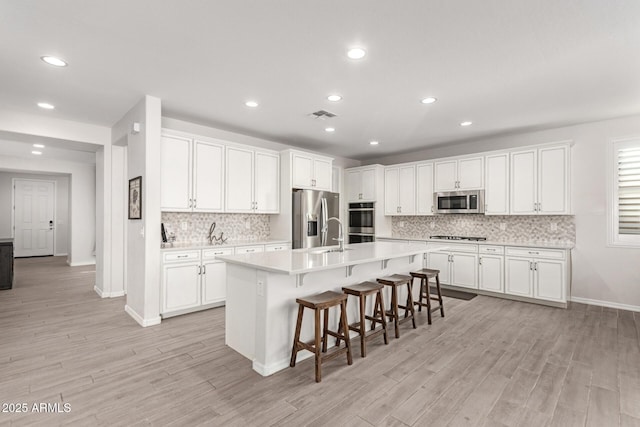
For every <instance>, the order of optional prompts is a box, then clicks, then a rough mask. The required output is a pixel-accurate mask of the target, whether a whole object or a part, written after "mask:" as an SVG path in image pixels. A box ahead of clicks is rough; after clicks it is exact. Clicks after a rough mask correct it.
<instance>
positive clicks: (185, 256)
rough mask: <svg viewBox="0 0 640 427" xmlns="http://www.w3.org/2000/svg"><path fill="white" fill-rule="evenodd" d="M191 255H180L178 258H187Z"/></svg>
mask: <svg viewBox="0 0 640 427" xmlns="http://www.w3.org/2000/svg"><path fill="white" fill-rule="evenodd" d="M188 256H189V255H178V258H187V257H188Z"/></svg>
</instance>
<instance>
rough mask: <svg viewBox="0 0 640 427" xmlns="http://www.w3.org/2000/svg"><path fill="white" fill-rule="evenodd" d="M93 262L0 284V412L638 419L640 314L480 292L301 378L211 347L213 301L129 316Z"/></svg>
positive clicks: (390, 420)
mask: <svg viewBox="0 0 640 427" xmlns="http://www.w3.org/2000/svg"><path fill="white" fill-rule="evenodd" d="M92 270H93V269H92V268H91V267H76V268H70V267H67V266H66V265H65V263H64V260H63V259H61V258H37V259H20V260H16V276H17V285H16V287H15V288H14V289H13V290H9V291H0V403H3V404H4V403H27V404H28V405H29V407H31V405H33V404H34V403H42V402H44V403H56V402H58V403H68V404H70V405H71V412H69V413H53V414H51V413H49V414H43V413H29V414H16V413H0V424H1V425H16V426H20V425H42V426H51V425H58V424H70V425H80V426H86V425H109V426H112V425H126V426H131V425H135V426H141V425H175V426H191V425H208V426H254V425H255V426H268V425H282V426H296V427H297V426H303V425H314V426H324V425H331V426H372V425H374V426H405V425H410V426H425V425H435V426H445V425H452V426H462V425H480V426H544V425H553V426H574V425H575V426H583V425H588V426H599V427H600V426H617V425H622V426H640V347H639V331H640V313H635V314H634V313H631V312H626V311H620V310H612V309H602V308H599V307H593V306H585V305H579V304H573V305H572V306H571V308H570V309H568V310H562V309H555V308H549V307H543V306H538V305H533V304H526V303H519V302H513V301H507V300H501V299H495V298H490V297H483V296H479V297H477V298H475V299H473V300H471V301H461V300H454V299H447V300H446V301H445V303H446V314H447V317H446V318H444V319H442V318H440V317H438V316H435V317H434V323H433V325H431V326H428V325H427V324H426V315H425V314H422V315H421V316H420V318H419V324H418V329H416V330H413V329H411V327H410V323H405V324H404V325H402V326H401V334H402V335H401V338H400V339H393V338H392V339H391V341H390V343H389V345H388V346H384V345H383V344H382V343H381V339H380V340H378V341H375V342H372V343H371V344H370V346H369V351H368V356H367V358H365V359H362V358H360V353H359V346H358V345H357V341H356V340H354V344H355V345H354V356H356V357H354V364H353V365H352V366H347V365H346V363H345V362H344V361H343V360H342V359H337V360H333V361H331V362H328V363H327V364H326V365H325V366H324V368H323V380H322V383H320V384H316V383H315V382H314V379H313V375H314V373H313V364H312V363H313V362H312V360H310V359H309V360H306V361H303V362H300V363H299V364H298V365H297V366H296V368H293V369H287V370H285V371H282V372H280V373H278V374H275V375H273V376H271V377H267V378H263V377H261V376H259V375H258V374H256V373H255V372H253V371H252V370H251V364H250V362H249V361H248V360H246V359H244V358H243V357H241V356H239V355H238V354H237V353H235V352H234V351H233V350H231V349H229V348H227V347H226V346H225V345H224V308H220V309H213V310H208V311H205V312H200V313H196V314H191V315H186V316H181V317H176V318H172V319H168V320H165V321H163V322H162V324H161V325H159V326H154V327H150V328H141V327H140V326H138V325H137V324H136V323H135V322H134V321H133V320H132V319H131V318H129V316H128V315H127V314H125V312H124V303H125V301H124V298H116V299H104V300H103V299H100V298H98V296H97V295H96V294H95V293H94V291H93V281H94V279H93V271H92Z"/></svg>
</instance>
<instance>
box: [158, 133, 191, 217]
mask: <svg viewBox="0 0 640 427" xmlns="http://www.w3.org/2000/svg"><path fill="white" fill-rule="evenodd" d="M160 150H161V154H160V206H161V209H162V210H164V211H174V212H181V211H191V208H192V200H193V195H192V193H191V178H192V173H191V139H187V138H179V137H173V136H163V137H162V140H161V147H160Z"/></svg>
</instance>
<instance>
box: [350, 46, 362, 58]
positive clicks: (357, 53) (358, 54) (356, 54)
mask: <svg viewBox="0 0 640 427" xmlns="http://www.w3.org/2000/svg"><path fill="white" fill-rule="evenodd" d="M366 54H367V51H365V50H364V49H363V48H361V47H353V48H351V49H349V50H348V51H347V56H348V57H349V58H351V59H362V58H364V56H365V55H366Z"/></svg>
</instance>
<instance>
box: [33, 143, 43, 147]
mask: <svg viewBox="0 0 640 427" xmlns="http://www.w3.org/2000/svg"><path fill="white" fill-rule="evenodd" d="M33 146H34V147H35V148H44V145H42V144H33Z"/></svg>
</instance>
